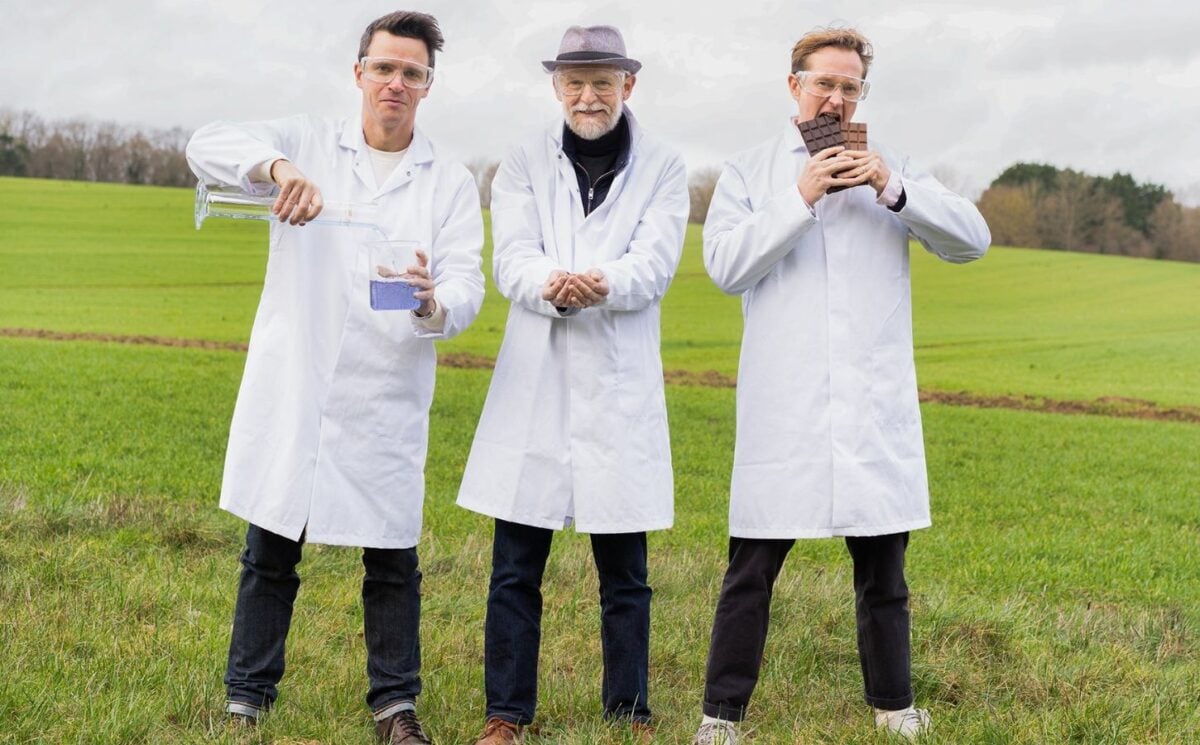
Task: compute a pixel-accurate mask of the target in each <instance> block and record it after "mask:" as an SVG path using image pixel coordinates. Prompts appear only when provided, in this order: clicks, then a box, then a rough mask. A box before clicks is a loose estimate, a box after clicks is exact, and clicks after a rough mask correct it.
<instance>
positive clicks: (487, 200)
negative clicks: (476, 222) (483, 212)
mask: <svg viewBox="0 0 1200 745" xmlns="http://www.w3.org/2000/svg"><path fill="white" fill-rule="evenodd" d="M499 168H500V163H499V162H498V161H494V160H482V159H479V160H473V161H471V162H470V163H467V170H468V171H470V172H471V175H472V176H474V177H475V187H476V188H477V189H479V206H480V207H483V208H484V209H488V208H490V207H491V206H492V181H493V180H494V179H495V178H496V171H497V170H498V169H499Z"/></svg>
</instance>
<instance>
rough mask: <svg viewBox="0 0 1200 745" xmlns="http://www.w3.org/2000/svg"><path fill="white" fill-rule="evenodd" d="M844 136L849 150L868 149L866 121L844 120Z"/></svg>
mask: <svg viewBox="0 0 1200 745" xmlns="http://www.w3.org/2000/svg"><path fill="white" fill-rule="evenodd" d="M842 137H843V138H844V139H845V140H846V149H847V150H866V149H867V125H866V123H865V122H842Z"/></svg>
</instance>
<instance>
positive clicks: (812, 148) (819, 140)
mask: <svg viewBox="0 0 1200 745" xmlns="http://www.w3.org/2000/svg"><path fill="white" fill-rule="evenodd" d="M796 127H797V128H798V129H799V130H800V136H801V137H803V138H804V146H805V147H807V148H808V154H809V155H816V154H817V153H819V152H821V151H822V150H824V149H825V148H828V147H836V146H838V145H843V146H844V147H845V148H846V149H847V150H866V149H867V125H866V124H865V123H863V122H842V121H841V120H839V119H838V118H837V117H836V116H826V115H822V116H818V117H817V118H816V119H809V120H808V121H806V122H797V123H796ZM846 188H849V187H846V186H833V187H830V188H829V190H828V191H826V192H825V193H826V194H833V193H834V192H839V191H842V190H843V189H846Z"/></svg>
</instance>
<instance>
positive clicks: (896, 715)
mask: <svg viewBox="0 0 1200 745" xmlns="http://www.w3.org/2000/svg"><path fill="white" fill-rule="evenodd" d="M932 726H933V720H932V719H931V718H930V717H929V711H928V710H926V709H914V708H913V707H911V706H910V707H908V708H907V709H900V710H899V711H884V710H883V709H876V710H875V729H887V730H888V731H890V732H894V733H895V734H897V735H900V736H901V737H903V738H905V739H906V740H915V739H917V738H918V737H920V736H921V735H923V734H925V733H926V732H928V731H929V728H930V727H932Z"/></svg>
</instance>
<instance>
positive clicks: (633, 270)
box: [594, 157, 689, 310]
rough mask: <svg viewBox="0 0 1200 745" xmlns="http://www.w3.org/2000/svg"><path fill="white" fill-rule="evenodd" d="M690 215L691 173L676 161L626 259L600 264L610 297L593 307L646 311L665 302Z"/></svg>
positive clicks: (670, 165)
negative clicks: (688, 178) (653, 304)
mask: <svg viewBox="0 0 1200 745" xmlns="http://www.w3.org/2000/svg"><path fill="white" fill-rule="evenodd" d="M688 211H689V200H688V185H687V170H686V169H685V168H684V166H683V161H682V160H681V159H679V158H677V157H676V158H672V159H671V160H670V162H669V163H668V164H667V165H666V167H665V168H664V169H663V170H662V172H661V173H660V176H659V180H658V185H657V188H655V190H654V194H653V195H652V196H651V198H650V202H649V203H648V204H647V205H646V210H645V212H644V213H643V214H642V218H641V220H639V221H638V225H637V227H636V228H634V231H633V238H632V240H630V242H629V248H628V250H627V251H626V252H625V254H624V255H623V256H621V258H619V259H616V260H614V261H607V262H604V263H602V264H599V265H597V267H596V268H597V269H599V270H600V271H601V272H603V273H604V277H605V279H606V280H607V281H608V295H607V296H605V298H604V300H603V301H602V302H600V303H598V304H597V305H595V306H594V307H596V308H602V309H605V310H642V309H643V308H646V307H649V306H650V305H651V304H652V303H656V302H658V301H659V300H661V299H662V296H663V295H664V294H666V292H667V286H668V285H670V284H671V277H673V276H674V275H675V270H676V268H678V266H679V257H680V255H681V254H682V253H683V238H684V232H685V231H686V230H687V218H688Z"/></svg>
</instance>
